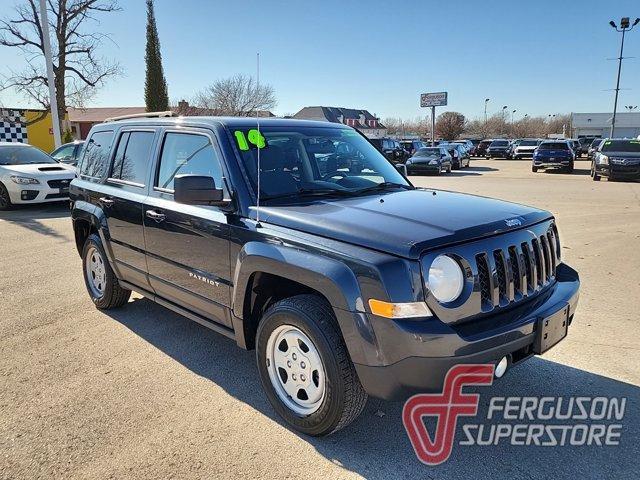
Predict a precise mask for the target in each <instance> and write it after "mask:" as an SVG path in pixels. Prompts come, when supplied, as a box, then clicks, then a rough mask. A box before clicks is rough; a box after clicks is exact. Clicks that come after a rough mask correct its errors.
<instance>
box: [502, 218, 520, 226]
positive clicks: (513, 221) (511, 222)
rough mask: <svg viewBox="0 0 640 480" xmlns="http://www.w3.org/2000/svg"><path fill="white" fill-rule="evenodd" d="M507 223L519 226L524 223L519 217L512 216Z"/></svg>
mask: <svg viewBox="0 0 640 480" xmlns="http://www.w3.org/2000/svg"><path fill="white" fill-rule="evenodd" d="M504 222H505V223H506V224H507V227H519V226H520V225H522V222H521V221H520V220H518V219H517V218H511V219H509V220H505V221H504Z"/></svg>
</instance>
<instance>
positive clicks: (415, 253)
mask: <svg viewBox="0 0 640 480" xmlns="http://www.w3.org/2000/svg"><path fill="white" fill-rule="evenodd" d="M260 216H261V217H262V218H264V221H265V222H266V223H271V224H274V225H280V226H282V227H286V228H291V229H294V230H299V231H303V232H307V233H310V234H313V235H319V236H321V237H326V238H332V239H335V240H339V241H343V242H347V243H351V244H354V245H360V246H363V247H366V248H371V249H374V250H378V251H382V252H386V253H390V254H393V255H397V256H401V257H405V258H414V259H417V258H419V257H420V254H421V253H422V252H423V251H424V250H428V249H434V248H438V247H442V246H445V245H448V244H451V243H460V242H465V241H470V240H473V239H477V238H481V237H486V236H490V235H496V234H499V233H502V232H506V231H511V230H515V229H518V228H521V227H525V226H528V225H532V224H535V223H538V222H540V221H542V220H546V219H548V218H550V217H551V214H550V213H549V212H545V211H543V210H538V209H535V208H531V207H527V206H524V205H519V204H516V203H510V202H505V201H502V200H494V199H491V198H485V197H478V196H474V195H466V194H461V193H454V192H447V191H441V190H406V191H401V192H394V193H387V194H384V195H367V196H363V197H355V198H347V199H344V198H341V199H331V200H329V199H323V200H314V201H313V202H310V203H309V204H306V205H295V206H266V207H261V208H260ZM507 221H509V222H507Z"/></svg>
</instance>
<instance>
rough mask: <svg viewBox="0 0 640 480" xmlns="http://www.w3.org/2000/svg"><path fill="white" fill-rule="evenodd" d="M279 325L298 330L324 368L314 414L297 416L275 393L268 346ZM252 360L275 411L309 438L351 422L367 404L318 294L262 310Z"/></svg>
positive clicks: (335, 326) (328, 308) (333, 321)
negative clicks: (318, 404)
mask: <svg viewBox="0 0 640 480" xmlns="http://www.w3.org/2000/svg"><path fill="white" fill-rule="evenodd" d="M283 325H291V326H293V327H295V328H297V329H299V330H300V331H302V332H303V333H304V334H305V335H306V336H307V337H308V338H309V339H310V340H311V342H312V343H313V346H314V347H315V348H316V350H317V352H318V353H319V356H320V358H321V361H322V365H323V367H324V370H325V393H324V398H323V400H322V403H321V404H320V406H319V407H318V409H317V410H316V411H314V412H313V413H311V414H309V415H306V416H301V415H299V414H297V413H295V412H294V411H293V410H292V409H290V408H289V407H288V406H287V405H286V404H285V403H284V402H283V401H282V400H281V399H280V397H279V396H278V392H277V391H276V388H275V387H274V385H273V383H272V381H271V377H270V376H269V370H268V366H267V344H268V342H269V337H270V336H271V334H272V333H273V332H274V331H275V330H276V329H277V328H279V327H281V326H283ZM256 362H257V364H258V372H259V373H260V381H261V383H262V387H263V389H264V391H265V393H266V395H267V398H268V399H269V402H271V405H272V406H273V408H274V409H275V410H276V412H277V413H278V415H280V417H282V418H283V419H284V420H285V421H286V422H287V423H288V424H289V425H291V426H292V427H293V428H294V429H295V430H297V431H299V432H302V433H305V434H307V435H313V436H323V435H329V434H330V433H333V432H335V431H337V430H340V429H341V428H344V427H346V426H347V425H349V424H350V423H351V422H353V421H354V420H355V419H356V418H357V417H358V415H360V413H361V412H362V410H363V409H364V407H365V404H366V403H367V394H366V392H365V391H364V389H363V388H362V385H361V384H360V380H359V379H358V375H357V374H356V370H355V367H354V366H353V363H352V362H351V359H350V358H349V353H348V352H347V347H346V345H345V343H344V340H343V338H342V334H341V333H340V329H339V327H338V323H337V320H336V318H335V316H334V313H333V310H332V309H331V306H330V305H329V304H328V303H327V302H326V301H325V300H324V299H322V298H320V297H318V296H317V295H309V294H305V295H297V296H295V297H290V298H285V299H284V300H280V301H278V302H276V303H274V304H273V305H272V306H271V307H269V309H268V310H267V311H266V312H265V314H264V316H263V317H262V320H261V322H260V325H259V326H258V332H257V334H256Z"/></svg>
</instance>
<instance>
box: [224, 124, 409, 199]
mask: <svg viewBox="0 0 640 480" xmlns="http://www.w3.org/2000/svg"><path fill="white" fill-rule="evenodd" d="M232 133H233V136H234V138H235V140H236V142H237V146H238V148H239V150H240V152H241V155H242V160H243V163H244V167H245V169H246V172H247V174H248V176H249V179H250V181H251V184H252V186H253V190H254V192H256V191H257V184H258V181H257V177H258V176H257V171H258V152H260V172H261V173H260V199H261V200H270V199H276V198H286V199H291V200H293V201H295V199H296V198H298V197H303V196H320V195H322V196H351V195H357V194H364V193H366V192H370V191H375V190H386V189H389V190H392V189H403V188H404V189H411V188H413V187H412V186H411V185H410V184H409V183H408V182H407V180H405V178H404V177H403V176H402V175H401V174H400V173H399V172H398V170H397V169H396V168H395V167H394V166H393V165H392V164H391V163H390V162H389V161H388V160H387V159H385V158H384V157H383V156H382V154H381V153H380V152H379V151H378V150H377V149H376V148H374V147H373V146H372V145H371V144H370V143H369V142H368V141H367V139H366V138H364V137H363V136H362V135H360V134H359V133H357V132H356V131H354V130H351V129H344V128H325V127H303V126H283V127H263V128H261V129H260V133H258V131H257V130H256V129H244V128H243V129H236V130H234V131H233V132H232ZM259 146H260V148H258V147H259Z"/></svg>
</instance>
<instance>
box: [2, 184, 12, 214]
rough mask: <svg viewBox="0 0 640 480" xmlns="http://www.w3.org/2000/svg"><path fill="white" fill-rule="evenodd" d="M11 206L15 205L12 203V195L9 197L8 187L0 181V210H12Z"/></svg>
mask: <svg viewBox="0 0 640 480" xmlns="http://www.w3.org/2000/svg"><path fill="white" fill-rule="evenodd" d="M11 207H13V204H12V203H11V197H9V192H8V191H7V187H5V186H4V185H3V184H2V183H0V210H11Z"/></svg>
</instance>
